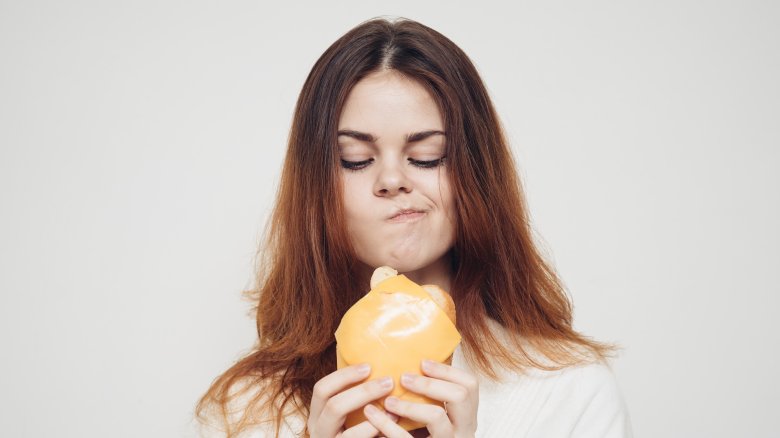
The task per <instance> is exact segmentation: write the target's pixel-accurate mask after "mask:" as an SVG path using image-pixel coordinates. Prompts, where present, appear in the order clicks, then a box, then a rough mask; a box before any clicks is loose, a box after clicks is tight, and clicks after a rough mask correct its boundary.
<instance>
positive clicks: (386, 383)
mask: <svg viewBox="0 0 780 438" xmlns="http://www.w3.org/2000/svg"><path fill="white" fill-rule="evenodd" d="M379 384H380V385H381V386H382V388H384V389H390V388H392V387H393V378H392V377H385V378H383V379H382V380H380V381H379Z"/></svg>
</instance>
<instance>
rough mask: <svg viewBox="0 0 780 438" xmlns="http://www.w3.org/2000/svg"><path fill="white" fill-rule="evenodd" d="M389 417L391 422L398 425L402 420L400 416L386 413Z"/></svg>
mask: <svg viewBox="0 0 780 438" xmlns="http://www.w3.org/2000/svg"><path fill="white" fill-rule="evenodd" d="M385 414H387V416H388V417H390V419H391V420H393V422H394V423H398V420H399V419H400V418H401V417H399V416H398V415H395V414H393V413H392V412H385Z"/></svg>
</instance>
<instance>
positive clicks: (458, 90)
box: [196, 19, 612, 437]
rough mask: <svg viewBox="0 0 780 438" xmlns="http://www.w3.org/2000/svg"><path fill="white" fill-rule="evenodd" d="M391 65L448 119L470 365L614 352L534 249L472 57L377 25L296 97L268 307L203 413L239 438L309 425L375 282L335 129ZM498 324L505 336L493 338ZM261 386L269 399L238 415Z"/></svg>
mask: <svg viewBox="0 0 780 438" xmlns="http://www.w3.org/2000/svg"><path fill="white" fill-rule="evenodd" d="M382 69H392V70H395V71H397V72H399V73H401V74H403V75H405V76H406V77H408V78H411V79H413V80H416V81H418V82H419V83H420V84H421V85H423V86H424V87H425V88H426V89H427V90H428V92H429V93H430V94H431V96H432V97H433V98H434V100H435V101H436V102H437V104H438V106H439V110H440V111H441V114H442V117H443V121H444V125H445V132H446V139H447V142H446V152H445V153H446V155H447V157H448V159H447V166H446V168H447V171H448V172H449V174H448V176H449V178H450V179H451V184H452V188H453V193H454V198H455V205H456V212H457V217H458V221H457V227H456V238H455V244H454V246H453V248H452V249H451V253H452V254H451V255H452V257H451V260H452V266H451V268H452V272H453V273H454V276H453V280H452V284H451V290H450V293H451V295H452V297H453V299H454V301H455V303H456V307H457V309H458V320H457V327H458V330H459V331H460V333H461V335H462V337H463V352H464V355H465V358H466V360H468V361H469V362H470V363H471V364H473V365H474V366H475V367H476V368H477V369H478V370H479V371H481V372H482V373H484V374H485V375H486V376H489V377H491V378H496V377H497V374H496V368H495V366H496V365H498V366H501V367H504V368H508V369H513V370H516V371H522V370H523V369H525V368H526V367H529V366H530V367H537V368H542V369H557V368H562V367H566V366H570V365H573V364H577V363H580V362H583V361H586V360H603V359H605V358H606V357H607V356H608V355H609V354H610V352H611V351H612V347H611V346H610V345H607V344H602V343H598V342H595V341H593V340H590V339H588V338H586V337H584V336H582V335H581V334H579V333H577V332H575V331H574V330H573V328H572V308H571V303H570V301H569V299H568V297H567V294H566V291H565V288H564V286H563V283H562V282H561V281H560V279H559V278H558V277H557V275H556V273H555V271H554V269H553V268H552V266H551V265H550V264H549V263H548V262H547V261H546V260H545V259H544V257H543V256H542V254H541V253H540V252H539V251H538V249H537V245H536V244H535V242H534V238H533V230H532V227H531V225H530V222H529V216H528V210H527V206H526V202H525V198H524V195H523V189H522V186H521V182H520V179H519V177H518V174H517V172H516V169H515V164H514V161H513V158H512V154H511V152H510V150H509V148H508V146H507V141H506V138H505V136H504V133H503V130H502V128H501V125H500V122H499V119H498V116H497V115H496V112H495V110H494V108H493V104H492V102H491V100H490V97H489V96H488V93H487V90H486V89H485V86H484V84H483V83H482V80H481V79H480V77H479V74H478V73H477V70H476V68H475V67H474V65H473V64H472V63H471V61H470V60H469V58H468V57H467V56H466V54H465V53H463V51H462V50H461V49H460V48H458V47H457V46H456V45H455V44H454V43H453V42H452V41H450V40H449V39H447V38H446V37H445V36H443V35H441V34H440V33H438V32H436V31H435V30H433V29H430V28H428V27H426V26H424V25H422V24H420V23H417V22H414V21H411V20H406V19H400V20H396V21H388V20H385V19H373V20H369V21H366V22H364V23H362V24H360V25H359V26H357V27H355V28H354V29H352V30H350V31H349V32H348V33H346V34H345V35H344V36H342V37H341V38H339V39H338V40H337V41H336V42H335V43H333V44H332V45H331V46H330V47H329V48H328V49H327V50H326V51H325V53H324V54H323V55H322V56H321V57H320V58H319V59H318V60H317V62H316V63H315V65H314V67H313V68H312V70H311V72H310V73H309V76H308V77H307V79H306V82H305V84H304V86H303V89H302V91H301V94H300V96H299V98H298V102H297V106H296V108H295V114H294V118H293V121H292V128H291V130H290V136H289V144H288V149H287V155H286V157H285V162H284V167H283V171H282V177H281V183H280V186H279V191H278V193H277V200H276V206H275V209H274V212H273V214H272V216H271V218H270V221H269V223H268V228H267V229H266V241H265V245H264V246H263V247H261V249H260V250H259V251H258V263H257V268H258V269H257V282H256V285H255V288H254V289H252V290H250V291H247V293H248V294H249V296H250V297H252V298H253V299H254V300H256V301H255V302H256V303H257V304H256V307H255V310H256V314H257V333H258V343H257V345H256V347H255V348H254V349H253V350H252V351H251V352H250V353H249V354H247V355H246V356H245V357H244V358H243V359H241V360H240V361H238V362H237V363H236V364H235V365H233V366H232V367H231V368H230V369H228V370H227V371H225V372H224V373H223V374H222V375H220V376H219V377H218V378H217V379H216V380H215V381H214V382H213V384H212V385H211V387H210V388H209V390H208V391H207V392H206V394H205V395H204V396H203V397H202V398H201V400H200V401H199V403H198V406H197V408H196V413H197V415H198V417H199V418H200V419H201V420H203V419H205V417H206V416H207V415H217V416H218V417H220V418H221V419H222V420H223V421H222V422H223V424H224V425H225V426H226V427H225V428H226V429H227V431H228V433H227V435H228V437H233V436H236V435H237V434H238V433H239V432H241V431H242V430H244V429H246V428H247V427H249V426H250V425H252V424H254V423H257V422H259V421H261V420H265V421H268V420H270V419H273V420H274V423H275V425H276V428H277V432H278V428H279V426H280V424H281V421H282V417H283V415H284V414H285V413H287V412H295V413H298V414H300V415H301V416H303V417H304V418H305V417H306V416H307V415H308V406H309V404H310V402H311V398H312V388H313V386H314V384H315V382H317V381H318V380H319V379H321V378H322V377H324V376H325V375H327V374H329V373H331V372H333V371H334V370H335V369H336V354H335V338H334V336H333V333H334V331H335V330H336V327H337V325H338V322H339V321H340V320H341V317H342V315H343V314H344V313H345V312H346V310H347V309H348V308H349V307H350V306H351V305H352V304H353V303H355V302H356V301H357V300H358V299H359V298H360V297H361V296H362V295H363V294H364V293H365V291H366V288H367V284H368V279H366V278H363V276H362V275H361V273H360V272H359V269H358V267H357V266H358V263H356V260H355V256H354V252H353V250H352V248H351V246H350V243H349V238H348V235H347V230H346V229H345V228H344V225H343V221H342V220H341V219H342V217H343V213H342V201H341V194H340V186H339V179H338V178H339V169H338V166H337V164H336V163H338V162H339V157H338V150H337V141H336V139H337V128H338V120H339V115H340V113H341V110H342V107H343V105H344V102H345V100H346V98H347V95H348V93H349V92H350V90H351V89H352V87H353V86H354V85H355V84H356V83H357V82H358V81H359V80H361V79H362V78H363V77H365V76H366V75H368V74H369V73H372V72H375V71H378V70H382ZM492 322H495V323H497V324H499V325H500V326H502V327H503V328H504V329H505V330H504V332H505V333H506V334H508V337H507V338H503V337H498V336H496V334H495V333H494V332H493V330H492V329H491V327H490V326H491V325H492ZM236 388H240V389H239V390H236ZM251 388H255V389H257V388H263V390H262V391H260V393H257V394H254V395H253V396H252V397H250V400H249V401H248V402H247V403H246V404H244V405H242V406H241V407H240V412H231V411H230V409H229V407H230V406H231V402H232V401H233V400H234V399H236V398H237V397H241V396H242V395H243V394H244V393H245V392H246V391H249V390H250V389H251ZM215 409H216V410H215Z"/></svg>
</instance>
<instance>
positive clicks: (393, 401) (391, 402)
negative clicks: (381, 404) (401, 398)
mask: <svg viewBox="0 0 780 438" xmlns="http://www.w3.org/2000/svg"><path fill="white" fill-rule="evenodd" d="M385 406H387V407H388V408H389V409H392V408H394V407H396V406H398V398H396V397H387V398H386V399H385Z"/></svg>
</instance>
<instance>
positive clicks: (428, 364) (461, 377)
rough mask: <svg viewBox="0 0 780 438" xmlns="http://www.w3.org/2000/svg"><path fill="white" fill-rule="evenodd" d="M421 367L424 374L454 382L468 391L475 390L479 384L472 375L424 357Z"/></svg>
mask: <svg viewBox="0 0 780 438" xmlns="http://www.w3.org/2000/svg"><path fill="white" fill-rule="evenodd" d="M421 368H422V371H423V374H425V375H426V376H430V377H433V378H436V379H441V380H446V381H448V382H452V383H456V384H458V385H461V386H463V387H464V388H466V389H467V390H468V391H476V389H477V388H478V386H479V382H478V381H477V379H476V378H475V377H474V376H473V375H471V374H469V373H468V372H466V371H464V370H462V369H459V368H455V367H453V366H450V365H447V364H443V363H441V362H436V361H434V360H429V359H425V360H423V361H422V364H421Z"/></svg>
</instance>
